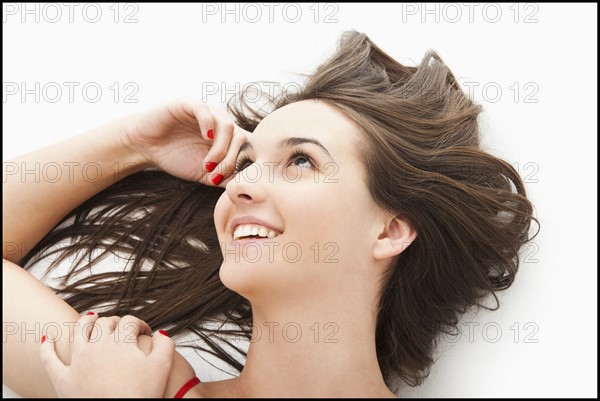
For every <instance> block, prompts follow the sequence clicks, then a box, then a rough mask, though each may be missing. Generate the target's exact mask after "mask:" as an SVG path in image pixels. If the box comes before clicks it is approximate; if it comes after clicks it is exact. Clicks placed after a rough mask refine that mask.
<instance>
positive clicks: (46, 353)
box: [39, 336, 67, 383]
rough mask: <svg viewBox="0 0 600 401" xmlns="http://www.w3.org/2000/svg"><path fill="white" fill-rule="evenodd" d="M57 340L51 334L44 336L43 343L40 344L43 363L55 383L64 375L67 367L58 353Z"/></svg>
mask: <svg viewBox="0 0 600 401" xmlns="http://www.w3.org/2000/svg"><path fill="white" fill-rule="evenodd" d="M55 342H56V341H54V339H53V338H51V337H49V336H44V337H42V344H41V345H40V351H39V352H40V354H39V355H40V360H41V361H42V365H43V366H44V369H45V370H46V372H47V373H48V376H49V377H50V380H51V381H52V382H53V383H56V380H57V379H58V378H60V377H64V376H65V373H66V372H65V371H66V369H67V367H66V366H65V364H63V363H62V361H61V360H60V358H59V357H58V355H57V354H56V349H55V347H54V343H55Z"/></svg>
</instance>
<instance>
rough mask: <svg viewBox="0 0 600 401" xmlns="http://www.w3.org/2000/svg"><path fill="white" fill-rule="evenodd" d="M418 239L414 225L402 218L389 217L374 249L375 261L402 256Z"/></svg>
mask: <svg viewBox="0 0 600 401" xmlns="http://www.w3.org/2000/svg"><path fill="white" fill-rule="evenodd" d="M415 238H417V232H416V231H415V228H414V227H413V225H412V224H411V223H410V222H409V221H408V220H407V219H405V218H404V217H402V216H391V217H388V219H387V221H386V224H385V227H384V229H383V231H382V232H381V234H379V237H378V238H377V241H376V242H375V246H374V247H373V256H374V257H375V259H387V258H391V257H394V256H396V255H399V254H401V253H402V252H403V251H404V250H405V249H406V248H407V247H408V246H409V245H410V244H411V243H412V242H413V241H414V240H415Z"/></svg>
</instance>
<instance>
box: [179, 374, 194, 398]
mask: <svg viewBox="0 0 600 401" xmlns="http://www.w3.org/2000/svg"><path fill="white" fill-rule="evenodd" d="M198 383H200V379H198V378H197V377H194V378H193V379H190V380H188V381H187V383H185V384H184V385H183V386H181V388H180V389H179V391H178V392H177V394H175V397H173V398H183V396H184V395H185V394H186V393H187V392H188V391H190V389H191V388H192V387H194V386H195V385H196V384H198Z"/></svg>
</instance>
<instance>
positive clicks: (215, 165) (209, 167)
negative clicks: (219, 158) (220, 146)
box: [206, 162, 217, 172]
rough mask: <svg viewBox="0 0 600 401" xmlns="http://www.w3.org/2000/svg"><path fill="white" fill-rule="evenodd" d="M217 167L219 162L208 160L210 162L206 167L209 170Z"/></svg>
mask: <svg viewBox="0 0 600 401" xmlns="http://www.w3.org/2000/svg"><path fill="white" fill-rule="evenodd" d="M215 167H217V163H215V162H208V163H206V169H207V170H208V171H209V172H212V171H213V170H214V169H215Z"/></svg>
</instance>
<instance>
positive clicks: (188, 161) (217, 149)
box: [124, 99, 249, 188]
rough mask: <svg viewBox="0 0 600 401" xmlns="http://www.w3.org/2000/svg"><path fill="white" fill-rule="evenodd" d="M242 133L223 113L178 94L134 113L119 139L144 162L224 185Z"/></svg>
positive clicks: (244, 133) (244, 135)
mask: <svg viewBox="0 0 600 401" xmlns="http://www.w3.org/2000/svg"><path fill="white" fill-rule="evenodd" d="M248 134H249V132H248V131H245V130H243V129H242V128H240V127H238V126H237V125H235V124H234V123H233V121H232V120H231V119H230V118H229V116H227V114H226V113H224V112H221V111H218V110H216V109H214V108H211V107H209V106H207V105H206V104H204V103H202V102H200V101H198V100H193V99H180V100H176V101H173V102H171V103H169V104H168V105H165V106H161V107H159V108H156V109H154V110H151V111H149V112H145V113H141V114H138V115H136V117H135V120H134V121H133V122H132V124H131V125H130V129H128V130H127V132H126V133H125V134H124V143H125V144H126V146H127V147H129V148H131V149H132V150H133V151H134V152H136V153H137V154H139V155H140V156H141V157H142V158H143V160H144V163H146V164H150V165H153V166H156V167H158V168H160V169H161V170H164V171H165V172H167V173H169V174H171V175H174V176H176V177H179V178H182V179H185V180H190V181H197V182H202V183H204V184H206V185H218V186H220V187H222V188H224V187H225V184H226V183H227V182H228V181H229V179H230V178H231V176H232V174H233V170H234V167H235V159H236V157H237V154H238V151H239V148H240V146H242V144H243V143H244V142H245V141H246V140H247V138H248ZM209 163H210V164H209Z"/></svg>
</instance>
